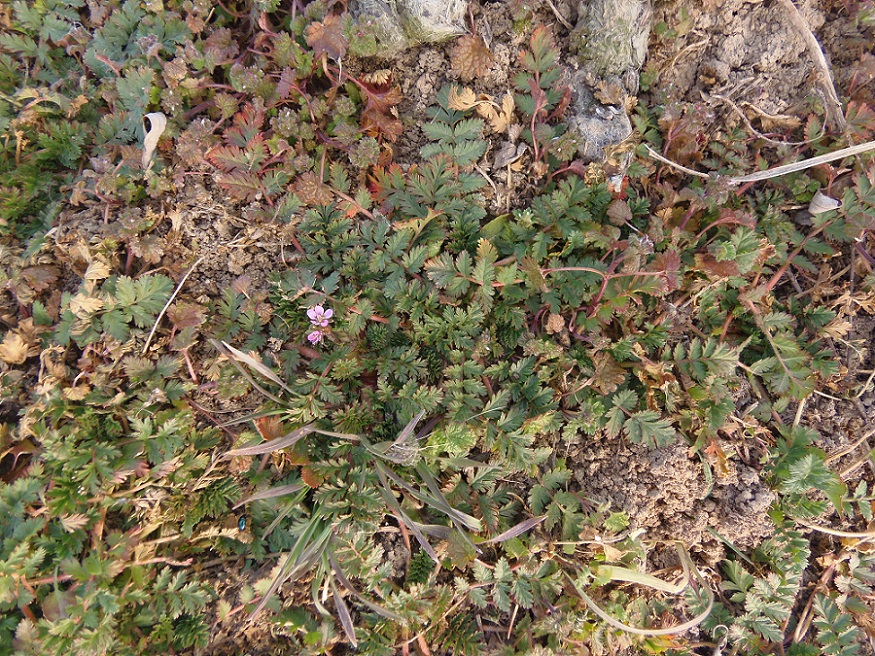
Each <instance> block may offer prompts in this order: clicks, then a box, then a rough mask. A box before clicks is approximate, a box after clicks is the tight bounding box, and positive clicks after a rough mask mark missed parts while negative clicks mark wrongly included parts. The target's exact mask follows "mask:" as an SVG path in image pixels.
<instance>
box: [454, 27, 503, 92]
mask: <svg viewBox="0 0 875 656" xmlns="http://www.w3.org/2000/svg"><path fill="white" fill-rule="evenodd" d="M494 61H495V58H494V57H493V56H492V53H491V52H490V51H489V48H487V47H486V44H485V43H483V39H481V38H480V37H479V36H474V35H473V34H466V35H464V36H461V37H459V39H458V40H457V41H456V45H454V46H453V48H452V50H450V65H451V66H452V67H453V70H454V71H455V72H456V73H458V74H459V77H460V78H461V79H462V80H463V81H465V82H471V81H472V80H473V79H474V78H478V77H482V76H484V75H486V73H488V72H489V69H490V68H492V63H493V62H494Z"/></svg>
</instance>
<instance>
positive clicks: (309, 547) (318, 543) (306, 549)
mask: <svg viewBox="0 0 875 656" xmlns="http://www.w3.org/2000/svg"><path fill="white" fill-rule="evenodd" d="M320 527H321V528H322V531H321V532H320V533H319V535H318V536H317V537H315V538H314V536H316V533H317V531H318V530H319V528H320ZM330 539H331V526H330V525H327V526H322V520H321V519H319V518H318V517H314V518H313V519H311V520H310V523H309V524H308V525H307V527H306V528H305V529H304V530H303V531H302V533H301V536H300V537H299V538H298V540H297V541H296V542H295V545H294V546H293V547H292V549H291V551H290V552H289V555H288V557H287V558H286V559H285V560H284V561H283V563H282V565H280V566H279V570H278V572H277V574H276V576H274V578H273V581H271V583H270V587H269V588H268V589H267V592H265V593H264V596H263V597H262V598H261V601H260V602H258V605H257V606H256V607H255V609H254V610H253V611H252V614H251V615H250V616H249V620H250V621H252V620H253V619H255V617H256V616H258V614H259V613H261V611H262V610H264V607H265V606H266V605H267V602H268V601H270V599H271V597H273V595H274V594H276V592H277V590H279V589H280V587H281V586H282V585H283V584H284V583H286V582H287V581H294V580H295V579H297V578H298V577H300V576H301V575H302V574H303V573H304V572H306V571H307V570H308V569H309V568H310V567H311V566H312V564H313V563H314V562H315V561H316V560H317V559H318V558H319V557H320V555H321V554H322V552H323V551H324V549H325V547H327V545H328V541H329V540H330Z"/></svg>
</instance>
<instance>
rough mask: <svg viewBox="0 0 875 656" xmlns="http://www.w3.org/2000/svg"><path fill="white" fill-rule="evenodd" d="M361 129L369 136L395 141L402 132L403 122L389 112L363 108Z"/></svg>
mask: <svg viewBox="0 0 875 656" xmlns="http://www.w3.org/2000/svg"><path fill="white" fill-rule="evenodd" d="M361 121H362V130H363V131H364V133H365V134H367V135H368V136H369V137H374V138H379V137H381V136H382V137H384V138H386V139H388V140H389V141H392V142H395V141H397V140H398V137H400V136H401V135H402V134H403V133H404V124H403V123H402V122H401V121H400V120H399V119H398V118H396V117H395V116H392V115H391V114H382V113H380V112H376V111H370V110H367V109H366V110H365V111H363V112H362V119H361Z"/></svg>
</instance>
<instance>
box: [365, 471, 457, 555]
mask: <svg viewBox="0 0 875 656" xmlns="http://www.w3.org/2000/svg"><path fill="white" fill-rule="evenodd" d="M377 476H379V478H380V483H381V484H382V486H383V487H381V488H380V493H381V494H382V495H383V499H384V500H385V501H386V505H387V506H389V508H390V509H391V510H392V512H393V513H394V514H395V517H396V518H397V519H398V521H399V522H401V523H403V524H404V525H405V526H407V528H409V529H410V530H411V531H412V533H413V535H414V536H415V537H416V541H417V542H419V545H420V546H421V547H422V548H423V550H424V551H425V553H427V554H428V555H429V556H430V557H431V559H432V560H433V561H434V562H436V563H440V562H441V561H440V559H439V558H438V555H437V553H435V550H434V549H433V548H432V546H431V545H430V544H429V543H428V540H426V539H425V536H424V535H423V534H422V531H420V530H419V525H418V524H417V523H416V522H414V521H413V520H412V519H410V517H408V516H407V514H406V513H405V512H404V511H403V510H402V509H401V504H400V503H398V499H396V498H395V493H394V492H393V491H392V488H391V487H390V486H389V481H388V480H386V476H385V475H384V474H383V472H382V470H381V469H380V468H379V467H377Z"/></svg>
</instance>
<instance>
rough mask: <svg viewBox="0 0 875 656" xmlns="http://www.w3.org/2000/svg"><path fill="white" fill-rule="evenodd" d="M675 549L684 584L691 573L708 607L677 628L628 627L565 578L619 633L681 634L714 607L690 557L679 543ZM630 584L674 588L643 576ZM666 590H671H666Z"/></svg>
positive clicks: (712, 599)
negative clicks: (705, 596)
mask: <svg viewBox="0 0 875 656" xmlns="http://www.w3.org/2000/svg"><path fill="white" fill-rule="evenodd" d="M675 549H677V552H678V556H679V557H680V559H681V566H682V567H683V569H684V580H685V583H689V578H690V574H691V573H692V575H693V577H694V578H695V579H696V581H697V582H698V583H699V585H701V586H702V588H703V589H704V590H705V591H706V592H707V594H708V606H707V607H706V608H705V610H704V611H702V612H701V613H699V614H698V615H696V617H694V618H692V619H690V620H687V621H686V622H683V623H682V624H678V625H677V626H672V627H668V628H665V629H639V628H638V627H634V626H630V625H628V624H624V623H623V622H620V621H619V620H617V619H614V618H613V617H611V616H610V615H608V613H607V612H605V611H604V610H602V608H601V607H600V606H599V605H598V604H596V603H595V602H594V601H593V600H592V599H591V598H590V597H589V595H587V594H586V593H585V592H584V591H583V590H581V589H580V588H578V587H577V585H575V583H574V580H573V579H572V578H571V577H570V576H568V574H566V576H567V577H568V580H569V581H570V582H571V584H572V585H573V586H574V588H575V590H576V591H577V593H578V594H579V595H580V598H581V599H583V600H584V602H586V605H587V606H588V607H589V609H590V610H591V611H592V612H593V613H595V614H596V615H598V616H599V617H600V618H602V619H603V620H604V621H605V622H607V623H608V624H610V625H611V626H613V627H614V628H616V629H620V630H621V631H627V632H628V633H634V634H635V635H640V636H663V635H675V634H679V633H683V632H684V631H689V630H690V629H692V628H694V627H696V626H698V625H699V624H701V623H702V622H704V621H705V619H706V618H707V617H708V615H710V614H711V609H712V608H713V607H714V593H713V592H712V591H711V588H710V586H709V585H708V582H707V581H706V580H705V579H704V577H703V576H702V575H701V574H700V573H699V570H698V569H696V566H695V565H693V563H692V561H691V560H690V556H689V555H688V554H687V552H686V551H685V550H684V548H683V546H681V544H680V543H675ZM616 569H625V568H616ZM629 571H630V570H626V572H629ZM650 579H653V581H650ZM619 580H627V579H625V578H622V579H619ZM630 582H634V583H641V584H642V585H646V586H649V587H654V588H656V589H663V590H665V591H667V592H673V591H674V589H675V586H671V585H670V584H668V583H665V582H664V581H661V580H660V579H656V578H655V577H651V576H649V575H643V577H642V578H640V580H636V581H630ZM655 582H658V586H655V585H653V583H655ZM667 588H671V589H667ZM684 588H686V585H684V586H682V587H681V589H680V590H678V592H680V591H682V590H683V589H684Z"/></svg>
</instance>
